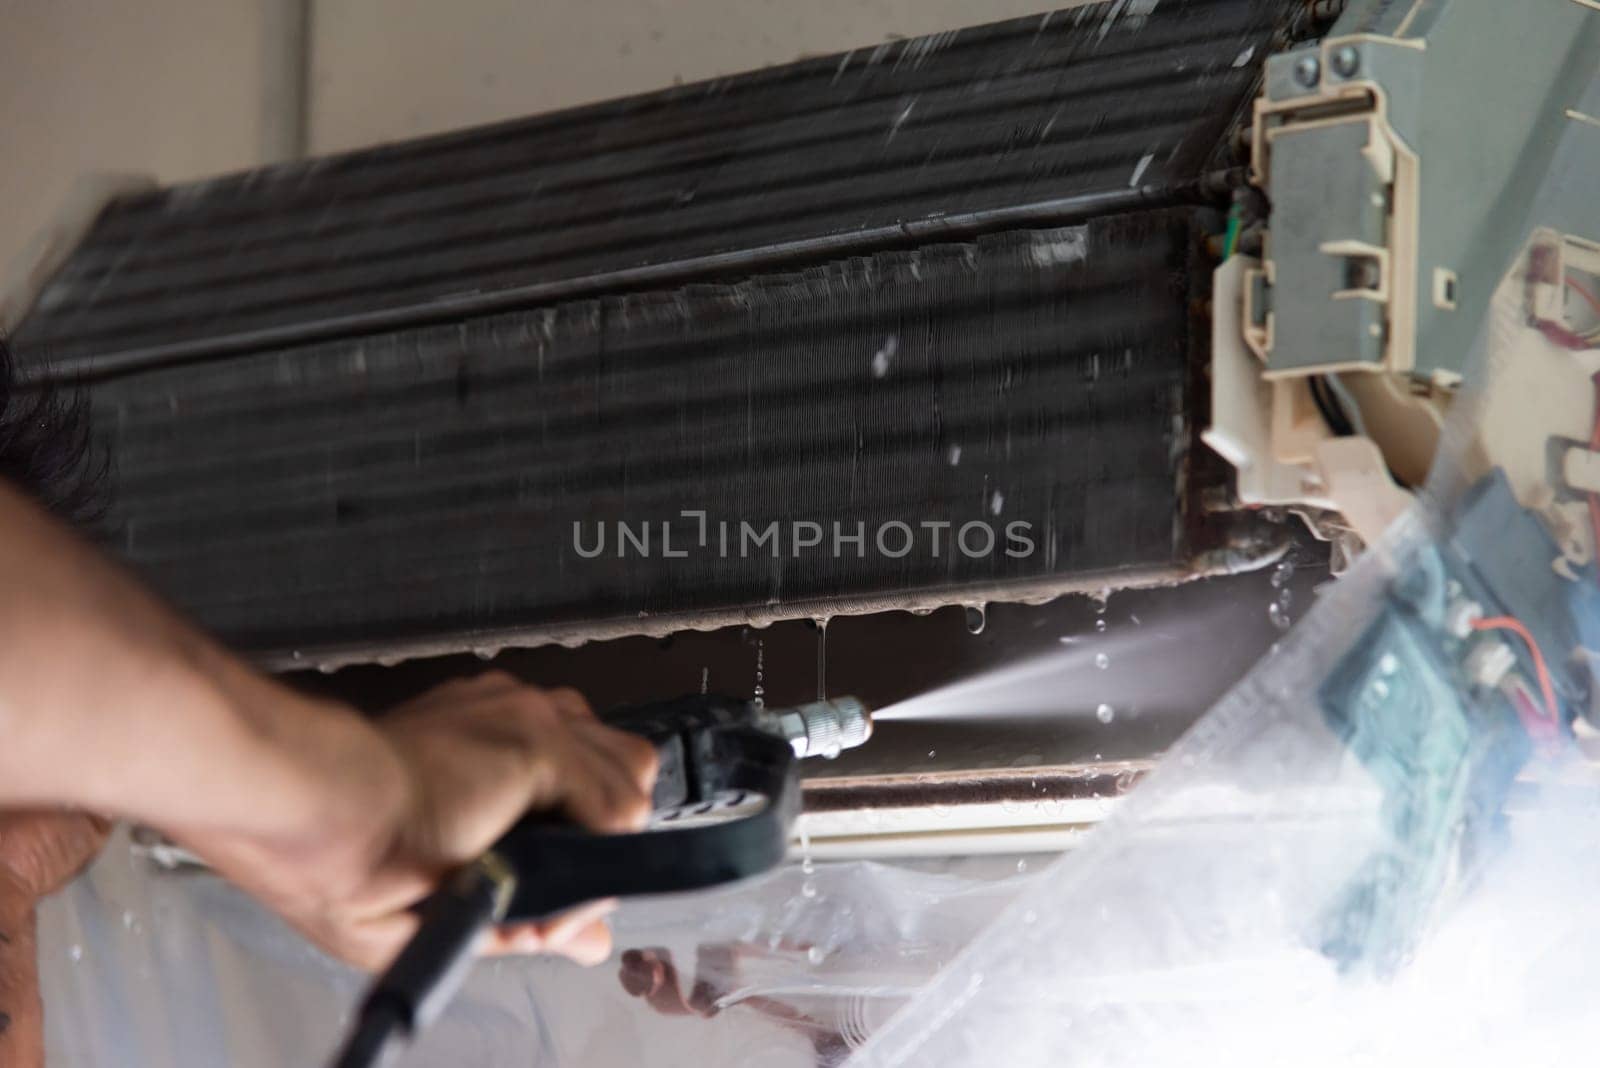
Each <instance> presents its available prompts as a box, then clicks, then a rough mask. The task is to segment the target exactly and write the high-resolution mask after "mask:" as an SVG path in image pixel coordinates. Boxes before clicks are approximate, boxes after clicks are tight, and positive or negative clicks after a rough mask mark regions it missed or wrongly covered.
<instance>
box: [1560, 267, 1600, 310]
mask: <svg viewBox="0 0 1600 1068" xmlns="http://www.w3.org/2000/svg"><path fill="white" fill-rule="evenodd" d="M1567 286H1568V287H1569V288H1570V289H1571V290H1572V291H1573V292H1574V293H1576V294H1578V296H1580V297H1582V298H1583V299H1584V300H1585V301H1587V302H1588V304H1589V307H1591V308H1593V309H1594V313H1595V314H1596V315H1600V297H1597V296H1595V295H1594V294H1593V293H1591V292H1590V291H1589V287H1588V286H1585V285H1584V284H1583V283H1582V282H1580V281H1578V280H1577V279H1576V278H1574V277H1572V276H1571V275H1570V274H1569V275H1567Z"/></svg>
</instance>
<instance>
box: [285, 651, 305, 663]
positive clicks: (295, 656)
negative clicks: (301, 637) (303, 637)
mask: <svg viewBox="0 0 1600 1068" xmlns="http://www.w3.org/2000/svg"><path fill="white" fill-rule="evenodd" d="M305 655H306V654H304V653H302V652H301V651H300V650H298V649H296V650H295V651H294V652H292V653H290V654H289V659H290V660H304V659H305Z"/></svg>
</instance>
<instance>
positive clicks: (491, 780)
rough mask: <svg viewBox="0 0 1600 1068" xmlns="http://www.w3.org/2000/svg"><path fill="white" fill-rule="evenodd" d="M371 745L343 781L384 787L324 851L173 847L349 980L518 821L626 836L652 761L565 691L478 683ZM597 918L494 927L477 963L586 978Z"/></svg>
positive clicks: (295, 839) (428, 701) (421, 704)
mask: <svg viewBox="0 0 1600 1068" xmlns="http://www.w3.org/2000/svg"><path fill="white" fill-rule="evenodd" d="M370 730H371V739H372V742H371V745H370V749H367V750H365V751H358V752H356V753H354V754H353V755H352V756H350V757H348V758H346V761H347V762H348V761H349V760H359V761H364V762H369V763H370V764H373V765H385V767H384V768H376V767H372V766H369V767H363V768H359V769H358V768H354V767H353V768H351V772H352V776H353V777H355V778H358V779H360V780H362V781H369V782H377V783H389V782H391V781H392V782H394V783H397V784H398V785H397V786H385V787H382V788H378V789H371V788H369V789H367V790H366V791H364V792H365V793H366V794H368V795H370V801H369V804H370V805H371V807H372V811H371V813H370V818H367V819H364V820H358V821H357V822H356V825H355V827H354V829H351V828H344V829H341V830H338V831H333V830H331V829H330V831H329V833H328V834H327V835H326V836H323V837H325V838H326V840H319V835H318V834H317V833H316V832H314V831H313V832H312V833H309V834H304V833H303V834H300V835H298V836H296V835H289V836H286V837H285V838H284V839H283V840H281V841H262V840H259V839H255V840H245V841H239V840H236V839H235V838H233V837H231V836H209V835H201V836H199V837H198V838H195V837H193V836H190V837H188V838H187V839H186V838H185V837H184V836H183V835H182V834H181V833H180V834H177V835H175V836H176V837H178V838H179V840H180V841H183V842H184V844H185V845H187V846H189V848H191V849H193V850H194V851H195V852H196V853H198V854H199V855H200V856H201V857H203V858H204V859H206V860H207V861H208V862H210V863H211V864H213V865H214V866H216V867H217V868H218V870H219V871H221V872H222V874H224V875H225V876H227V877H228V878H229V879H231V880H232V881H234V882H235V883H237V884H239V885H240V886H241V887H243V888H244V889H245V890H247V891H249V892H250V893H252V894H254V895H255V896H257V897H258V898H260V899H261V900H263V901H264V902H266V903H267V904H268V905H269V906H270V907H272V908H273V909H274V910H275V911H277V912H278V913H279V914H280V915H282V916H283V917H284V918H285V919H287V920H288V921H289V922H290V923H291V924H292V925H293V926H294V927H296V928H297V929H298V930H300V931H301V932H302V933H304V934H305V935H307V936H308V937H309V938H311V939H312V940H313V941H314V942H316V943H317V944H318V945H320V946H322V947H323V948H324V949H326V950H328V951H329V952H331V953H332V954H334V955H335V956H338V957H341V958H343V959H344V960H347V961H349V962H351V963H353V964H356V965H358V966H360V967H363V968H367V969H370V970H377V969H380V968H382V967H383V966H385V965H386V964H387V963H388V962H389V961H390V960H392V959H393V957H394V956H395V954H396V953H398V952H399V950H400V948H401V947H402V946H403V945H404V944H405V942H406V940H407V939H409V938H410V937H411V935H412V934H413V933H414V932H415V930H416V926H417V918H416V916H415V914H414V913H413V912H412V911H411V908H412V906H413V905H415V904H417V903H418V902H419V901H421V900H422V899H423V898H425V897H426V896H427V895H428V894H429V893H431V892H432V891H433V890H434V889H435V888H436V887H437V886H438V884H439V882H440V881H441V880H442V879H443V877H444V876H445V875H446V874H447V873H448V872H449V871H451V870H452V869H454V868H457V867H459V866H461V865H463V864H465V863H467V862H469V861H471V860H473V859H475V858H476V857H477V856H479V855H480V854H482V853H483V852H484V851H485V850H486V849H488V848H489V846H491V845H492V844H493V843H494V842H495V841H496V840H497V839H498V838H499V837H500V836H501V835H502V834H503V833H504V832H505V831H506V830H507V829H508V828H509V827H510V826H511V825H512V824H513V823H515V822H516V821H517V819H519V818H520V817H521V816H522V815H523V814H524V813H526V812H528V811H530V810H559V811H561V812H563V813H565V814H566V815H567V816H568V817H569V818H571V819H572V820H574V821H575V822H577V823H579V824H581V825H583V826H585V827H587V828H589V829H591V830H594V831H598V832H619V831H627V830H635V829H638V828H640V827H642V826H643V825H644V823H645V821H646V819H647V818H648V816H649V812H650V791H651V787H652V785H653V783H654V781H655V775H656V754H655V750H654V748H653V747H652V746H651V745H650V744H649V743H647V742H645V741H644V740H643V739H641V738H638V737H637V736H635V735H631V734H627V733H624V732H621V731H617V730H614V729H612V728H609V727H606V726H604V725H603V724H601V723H600V722H599V721H598V720H596V719H595V718H594V715H593V713H592V712H591V711H590V710H589V706H588V704H587V703H586V702H585V701H584V699H583V698H582V697H581V696H579V695H578V694H577V693H575V692H573V691H571V690H549V691H545V690H539V689H536V688H534V687H531V686H527V685H524V684H522V683H521V682H519V681H518V680H517V679H516V678H514V677H513V676H511V675H508V674H506V673H504V672H490V673H487V674H484V675H479V676H477V677H475V678H470V679H462V680H456V681H452V682H449V683H446V684H444V685H443V686H440V687H438V688H437V689H435V690H432V691H430V692H428V693H426V694H424V695H422V696H421V697H418V698H416V699H414V700H412V701H410V702H408V703H406V704H404V705H402V706H400V707H398V708H396V709H393V710H392V711H390V712H389V713H388V714H386V715H385V716H383V717H382V718H381V719H380V720H379V721H378V722H377V723H376V724H375V725H373V727H372V728H371V729H370ZM355 748H356V749H358V750H361V749H362V747H355ZM269 800H270V799H263V803H264V804H265V803H269ZM329 822H330V825H333V826H338V825H341V824H344V823H347V822H348V821H342V820H336V819H330V821H329ZM609 909H610V904H609V903H606V902H601V903H594V904H591V905H588V906H583V907H580V908H578V909H574V910H573V911H571V912H569V913H567V914H565V915H563V916H561V917H558V918H556V919H555V920H552V921H550V922H548V923H544V924H519V925H514V926H511V927H508V928H504V929H502V930H500V931H498V932H495V933H494V934H493V935H492V936H491V937H490V939H489V943H488V945H487V946H486V947H485V948H486V949H487V950H488V951H490V952H495V951H500V952H541V951H544V952H557V953H562V954H565V955H567V956H569V957H572V958H573V959H575V960H578V961H579V962H580V963H598V962H599V961H601V960H604V959H605V958H606V957H607V956H608V955H609V954H610V950H611V942H610V934H609V931H608V930H607V929H606V927H605V925H604V923H603V922H602V917H603V916H604V915H605V913H606V912H608V911H609Z"/></svg>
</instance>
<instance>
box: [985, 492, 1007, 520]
mask: <svg viewBox="0 0 1600 1068" xmlns="http://www.w3.org/2000/svg"><path fill="white" fill-rule="evenodd" d="M1005 506H1006V495H1005V494H1004V493H1001V492H1000V491H999V490H995V491H994V493H993V494H992V495H991V496H990V497H989V514H990V515H999V514H1000V513H1001V512H1002V511H1003V510H1004V509H1005Z"/></svg>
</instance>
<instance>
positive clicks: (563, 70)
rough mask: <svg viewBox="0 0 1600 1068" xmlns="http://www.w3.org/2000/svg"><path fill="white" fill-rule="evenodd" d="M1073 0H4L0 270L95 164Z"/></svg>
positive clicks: (332, 138)
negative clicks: (304, 88)
mask: <svg viewBox="0 0 1600 1068" xmlns="http://www.w3.org/2000/svg"><path fill="white" fill-rule="evenodd" d="M1081 2H1084V0H1054V2H1052V0H801V2H796V0H451V2H448V3H442V2H439V0H142V2H139V3H129V2H126V0H0V147H3V151H0V204H3V205H4V210H3V212H0V284H4V281H5V279H6V277H7V276H8V274H7V271H6V268H7V267H9V266H10V265H11V264H12V263H13V262H14V261H15V259H16V257H17V255H18V254H19V252H20V250H21V249H22V248H23V247H24V244H25V243H26V242H27V241H28V240H29V239H30V238H32V237H33V235H35V234H38V233H40V232H41V231H42V230H43V229H44V228H45V226H46V225H47V223H48V221H49V220H50V219H51V217H52V216H53V215H54V214H55V213H56V212H57V210H58V208H59V207H60V205H62V204H63V202H64V201H65V199H66V193H67V190H68V188H69V187H70V185H71V183H72V182H73V181H74V179H76V178H77V176H79V175H81V174H83V173H85V172H88V171H96V170H100V171H122V172H137V173H145V174H152V175H154V176H156V177H157V178H159V179H160V180H162V181H165V182H171V181H178V180H182V179H187V178H195V177H199V176H202V175H207V174H213V173H218V172H222V171H229V170H237V169H239V168H242V167H248V166H252V165H255V164H258V163H261V162H264V161H267V160H270V159H274V158H280V157H281V156H282V155H283V153H284V152H285V151H287V150H288V149H287V147H286V146H288V145H291V144H294V143H296V142H297V141H298V140H301V137H300V136H297V133H296V131H299V132H300V134H303V140H304V142H305V143H306V144H307V145H308V147H309V149H310V150H311V151H312V152H330V151H337V150H340V149H347V148H352V147H357V146H361V145H368V144H373V143H376V142H380V141H387V140H394V139H397V138H404V137H411V136H416V135H419V134H425V133H434V132H437V131H440V130H447V129H452V128H455V127H459V126H467V125H473V124H477V123H483V122H490V121H493V120H496V119H504V118H509V117H513V116H518V115H527V114H532V113H536V112H540V111H547V110H550V109H552V108H559V107H566V106H570V105H573V104H581V103H586V102H590V101H594V100H602V99H606V98H609V97H615V96H622V95H626V94H629V93H636V92H643V91H647V90H651V89H656V88H660V87H663V86H666V85H671V84H672V83H673V81H674V80H675V79H682V80H684V81H694V80H698V79H702V78H710V77H716V76H718V75H723V74H732V73H737V72H739V71H742V70H750V69H753V68H757V67H762V66H768V65H772V64H777V63H784V62H788V61H790V60H793V59H797V58H799V57H801V56H806V55H817V54H825V53H828V52H834V51H842V50H844V49H847V48H854V47H861V46H869V47H870V46H872V45H875V44H878V43H881V42H882V41H884V40H886V39H888V38H890V37H891V36H916V35H918V34H924V33H934V32H939V31H942V30H948V29H953V28H956V27H959V26H964V25H975V24H978V23H983V22H990V21H994V20H997V19H1002V18H1008V17H1011V16H1015V15H1022V14H1029V13H1032V12H1034V11H1038V10H1044V9H1049V8H1051V7H1061V6H1070V5H1072V4H1076V3H1081ZM307 9H309V13H308V14H304V23H303V29H302V28H301V26H300V25H297V23H296V18H297V17H298V16H297V15H296V12H300V13H305V12H306V11H307ZM307 52H309V58H307ZM297 63H303V64H304V65H305V70H306V72H307V74H306V78H307V83H308V92H307V94H306V97H305V99H304V101H303V102H301V101H299V100H298V99H297V97H296V94H295V92H293V91H292V86H291V85H288V84H286V83H287V82H288V81H290V80H291V79H290V73H289V72H290V71H292V70H293V68H294V67H295V65H296V64H297ZM302 115H303V119H304V121H303V122H301V121H300V116H302Z"/></svg>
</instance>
